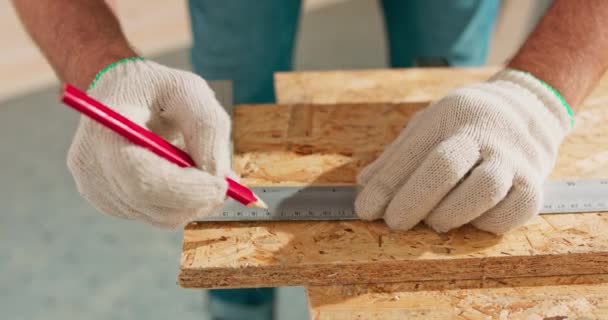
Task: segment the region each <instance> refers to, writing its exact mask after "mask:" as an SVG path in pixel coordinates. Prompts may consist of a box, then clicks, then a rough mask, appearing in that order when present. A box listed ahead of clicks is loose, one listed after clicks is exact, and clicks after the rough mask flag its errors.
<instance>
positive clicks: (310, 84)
mask: <svg viewBox="0 0 608 320" xmlns="http://www.w3.org/2000/svg"><path fill="white" fill-rule="evenodd" d="M496 71H498V68H496V67H486V68H410V69H389V70H387V69H378V70H356V71H305V72H279V73H276V74H275V76H274V79H275V84H274V86H275V91H276V96H277V102H278V103H281V104H284V103H285V104H293V103H307V104H313V103H314V104H334V103H368V102H391V103H399V102H428V101H431V100H435V99H438V98H439V97H441V96H443V95H445V94H446V93H447V92H448V91H449V90H451V89H453V88H455V87H458V86H461V85H465V84H468V83H472V82H479V81H483V80H485V79H487V78H489V77H490V76H491V75H492V74H494V73H495V72H496Z"/></svg>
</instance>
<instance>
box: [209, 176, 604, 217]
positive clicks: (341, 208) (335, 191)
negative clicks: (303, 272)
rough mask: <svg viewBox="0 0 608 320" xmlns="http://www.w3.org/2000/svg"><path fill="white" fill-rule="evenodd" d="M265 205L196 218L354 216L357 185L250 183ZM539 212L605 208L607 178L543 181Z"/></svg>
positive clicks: (229, 204) (232, 205)
mask: <svg viewBox="0 0 608 320" xmlns="http://www.w3.org/2000/svg"><path fill="white" fill-rule="evenodd" d="M252 190H253V191H254V192H255V193H256V194H257V195H258V196H260V197H261V198H262V199H263V200H264V202H266V204H268V209H253V208H247V207H244V206H243V205H241V204H240V203H238V202H236V201H234V200H231V199H230V200H227V201H226V203H225V205H224V207H223V209H222V210H221V211H219V212H217V213H216V214H214V215H211V216H208V217H206V218H202V219H198V221H283V220H285V221H295V220H356V219H358V218H357V215H356V213H355V210H354V199H355V196H356V193H357V187H356V186H305V187H253V188H252ZM544 192H545V193H544V201H543V205H542V208H541V211H540V214H558V213H579V212H602V211H608V178H606V179H590V180H554V181H548V182H546V183H545V185H544Z"/></svg>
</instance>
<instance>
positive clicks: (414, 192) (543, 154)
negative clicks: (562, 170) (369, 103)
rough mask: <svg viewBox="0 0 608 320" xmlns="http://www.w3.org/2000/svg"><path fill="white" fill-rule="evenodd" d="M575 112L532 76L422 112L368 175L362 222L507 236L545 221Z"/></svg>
mask: <svg viewBox="0 0 608 320" xmlns="http://www.w3.org/2000/svg"><path fill="white" fill-rule="evenodd" d="M568 110H569V108H568V107H567V104H565V102H563V100H561V99H560V98H559V97H558V95H557V94H555V93H554V92H553V91H552V89H550V87H548V86H547V85H545V84H544V83H543V82H541V81H540V80H538V79H536V78H534V77H533V76H532V75H530V74H527V73H524V72H521V71H516V70H504V71H501V72H500V73H498V74H497V75H495V76H494V77H493V78H492V79H490V80H489V81H488V82H486V83H480V84H474V85H471V86H467V87H464V88H460V89H457V90H455V91H453V92H451V93H450V94H448V95H447V97H445V98H443V99H442V100H440V101H438V102H436V103H433V104H432V105H431V106H429V107H428V108H426V109H425V110H423V111H421V112H419V113H418V114H417V115H416V116H414V118H413V119H412V120H411V121H410V123H409V124H408V125H407V127H406V128H405V129H404V130H403V131H402V132H401V134H400V135H399V137H398V138H397V139H396V140H395V141H394V142H393V143H392V144H391V145H389V146H388V147H387V148H386V150H385V151H384V152H383V153H382V155H381V156H380V157H379V158H378V159H377V160H376V161H374V162H373V163H372V164H370V165H369V166H367V167H366V168H365V169H364V170H363V171H362V172H361V174H360V175H359V177H358V183H359V185H360V186H361V189H360V193H359V195H358V196H357V199H356V201H355V209H356V212H357V214H358V215H359V217H360V218H362V219H365V220H374V219H380V218H383V219H384V220H385V221H386V223H387V224H388V225H389V226H390V227H391V228H394V229H400V230H407V229H410V228H412V227H413V226H415V225H416V224H418V223H419V222H420V221H422V220H424V221H425V222H426V224H428V225H429V226H430V227H432V228H433V229H435V230H436V231H439V232H447V231H448V230H450V229H453V228H457V227H460V226H462V225H464V224H467V223H472V224H473V225H474V226H476V227H477V228H479V229H482V230H485V231H489V232H492V233H496V234H501V233H504V232H506V231H509V230H511V229H513V228H515V227H518V226H521V225H523V224H524V223H525V222H526V221H527V220H528V219H530V218H531V217H533V216H534V215H536V214H537V213H538V211H539V209H540V206H541V202H542V196H543V182H544V180H545V178H546V177H547V175H548V174H549V173H550V171H551V169H552V168H553V166H554V163H555V160H556V157H557V152H558V148H559V145H560V143H561V141H562V140H563V138H564V136H565V135H566V133H567V132H568V130H569V128H570V127H571V116H570V115H569V111H568Z"/></svg>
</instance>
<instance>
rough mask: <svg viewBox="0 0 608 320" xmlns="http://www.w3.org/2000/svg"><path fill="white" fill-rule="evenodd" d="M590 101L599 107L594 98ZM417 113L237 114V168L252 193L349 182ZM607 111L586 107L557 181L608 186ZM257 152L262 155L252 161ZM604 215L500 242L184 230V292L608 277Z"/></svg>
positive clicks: (278, 228) (397, 109)
mask: <svg viewBox="0 0 608 320" xmlns="http://www.w3.org/2000/svg"><path fill="white" fill-rule="evenodd" d="M598 101H599V100H598ZM421 107H423V105H421V104H344V105H335V106H329V105H294V106H240V107H237V108H236V109H235V124H234V127H235V129H234V137H235V150H236V154H237V155H236V157H235V168H236V170H237V171H238V172H240V173H241V174H242V176H243V181H244V182H245V183H247V184H249V185H283V184H291V185H298V184H299V185H303V184H327V183H331V184H352V183H353V182H354V178H355V176H356V173H357V172H358V170H359V169H360V168H361V167H363V166H364V165H365V164H366V163H368V162H369V161H371V160H372V159H373V158H374V157H375V156H376V155H377V154H378V153H379V152H381V150H382V149H383V147H384V145H385V144H386V143H387V142H389V141H391V140H392V139H393V138H394V137H395V135H396V134H398V132H399V131H400V128H401V127H403V125H404V124H405V123H406V122H407V120H408V119H409V118H410V117H411V115H412V114H413V113H414V112H415V111H416V110H419V109H420V108H421ZM606 123H608V108H606V107H604V104H603V103H594V102H593V100H591V103H589V104H587V105H586V108H585V109H584V110H583V111H581V112H579V115H578V117H577V125H578V127H577V129H576V130H575V131H574V132H573V133H572V134H571V135H570V136H569V137H568V139H567V141H566V143H565V144H564V145H563V147H562V153H561V157H560V159H559V161H558V165H557V167H556V169H555V171H554V173H553V176H554V177H560V178H566V177H568V178H573V177H600V176H604V177H608V157H607V156H606V150H605V148H606V146H608V126H606V125H605V124H606ZM260 150H262V151H260ZM605 230H608V214H600V213H585V214H562V215H549V216H547V215H545V216H541V217H536V218H534V219H532V220H531V221H530V222H529V223H528V224H527V225H526V226H524V227H522V228H520V229H518V230H515V231H513V232H510V233H508V234H506V235H504V236H502V237H496V236H493V235H491V234H488V233H485V232H481V231H478V230H476V229H474V228H471V227H465V228H461V229H459V230H456V231H453V232H451V233H448V234H437V233H435V232H433V231H431V230H429V229H428V228H426V227H424V226H418V227H416V228H415V229H414V230H411V231H409V232H394V231H391V230H389V229H387V228H386V226H385V225H384V224H383V223H381V222H378V223H365V222H358V221H350V222H275V223H271V222H259V223H198V224H196V223H193V224H190V225H189V226H188V227H187V228H186V231H185V233H184V250H183V255H182V263H181V272H180V275H179V283H180V284H181V285H182V286H186V287H259V286H280V285H329V284H331V285H334V284H352V283H367V282H397V281H421V280H460V279H484V278H486V277H491V278H509V277H525V276H561V275H572V274H599V273H608V233H606V231H605Z"/></svg>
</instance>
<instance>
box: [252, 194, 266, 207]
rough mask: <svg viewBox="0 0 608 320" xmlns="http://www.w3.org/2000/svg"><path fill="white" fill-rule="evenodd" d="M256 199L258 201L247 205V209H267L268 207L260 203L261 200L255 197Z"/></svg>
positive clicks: (262, 202)
mask: <svg viewBox="0 0 608 320" xmlns="http://www.w3.org/2000/svg"><path fill="white" fill-rule="evenodd" d="M256 199H258V200H257V201H256V202H251V203H250V204H248V205H247V207H249V208H258V209H268V206H267V205H266V203H264V201H262V199H260V198H258V197H257V196H256Z"/></svg>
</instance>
